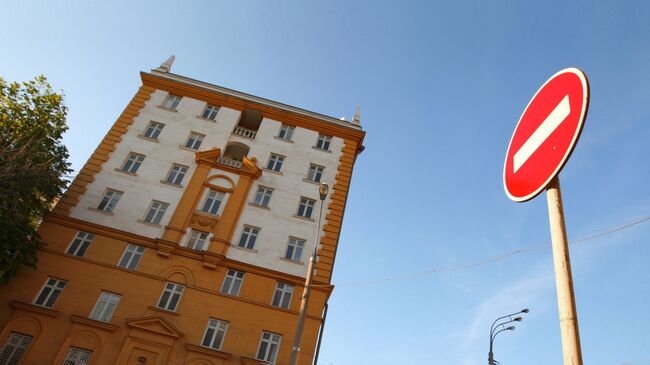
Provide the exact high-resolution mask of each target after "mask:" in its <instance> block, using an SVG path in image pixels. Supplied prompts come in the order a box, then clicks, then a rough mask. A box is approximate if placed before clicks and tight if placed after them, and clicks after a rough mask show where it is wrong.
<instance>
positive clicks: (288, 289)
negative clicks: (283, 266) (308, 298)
mask: <svg viewBox="0 0 650 365" xmlns="http://www.w3.org/2000/svg"><path fill="white" fill-rule="evenodd" d="M291 294H293V285H291V284H285V283H280V282H278V285H277V286H276V287H275V294H273V302H271V304H273V305H274V306H276V307H280V308H284V309H289V304H291Z"/></svg>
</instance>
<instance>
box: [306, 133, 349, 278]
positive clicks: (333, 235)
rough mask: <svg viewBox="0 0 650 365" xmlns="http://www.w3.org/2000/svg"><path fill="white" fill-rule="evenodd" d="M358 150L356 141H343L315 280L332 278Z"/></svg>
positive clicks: (319, 251) (321, 241)
mask: <svg viewBox="0 0 650 365" xmlns="http://www.w3.org/2000/svg"><path fill="white" fill-rule="evenodd" d="M358 150H359V145H358V144H357V143H356V142H354V141H350V140H345V141H344V142H343V149H342V150H341V156H340V157H339V165H338V167H337V173H336V177H335V181H334V185H333V186H332V194H331V196H330V203H329V204H328V206H327V213H326V216H325V220H326V223H325V225H324V226H323V235H322V236H321V238H320V242H319V244H320V247H321V248H320V249H319V250H318V256H319V258H323V260H318V262H317V263H316V274H315V275H314V281H316V282H320V283H329V282H330V281H331V280H332V270H333V269H334V260H335V258H336V250H337V248H338V243H339V236H340V232H341V225H342V224H343V216H344V213H345V206H346V203H347V196H348V191H349V189H350V180H351V179H352V168H353V167H354V162H355V160H356V157H357V151H358Z"/></svg>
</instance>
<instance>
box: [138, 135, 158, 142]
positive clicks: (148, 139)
mask: <svg viewBox="0 0 650 365" xmlns="http://www.w3.org/2000/svg"><path fill="white" fill-rule="evenodd" d="M138 138H142V139H146V140H147V141H151V142H156V143H158V142H160V141H159V140H158V138H149V137H147V136H145V135H144V134H138Z"/></svg>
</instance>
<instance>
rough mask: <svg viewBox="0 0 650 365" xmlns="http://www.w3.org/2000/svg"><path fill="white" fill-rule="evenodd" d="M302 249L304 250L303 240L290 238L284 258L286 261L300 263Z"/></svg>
mask: <svg viewBox="0 0 650 365" xmlns="http://www.w3.org/2000/svg"><path fill="white" fill-rule="evenodd" d="M303 248H305V240H302V239H300V238H295V237H290V238H289V244H288V245H287V252H286V253H285V254H284V258H285V259H287V260H294V261H300V259H301V258H302V249H303Z"/></svg>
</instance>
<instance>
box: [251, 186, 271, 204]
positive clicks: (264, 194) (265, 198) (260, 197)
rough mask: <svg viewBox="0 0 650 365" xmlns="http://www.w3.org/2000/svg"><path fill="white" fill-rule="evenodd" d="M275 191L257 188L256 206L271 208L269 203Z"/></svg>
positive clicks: (262, 187)
mask: <svg viewBox="0 0 650 365" xmlns="http://www.w3.org/2000/svg"><path fill="white" fill-rule="evenodd" d="M272 193H273V189H271V188H267V187H264V186H260V187H258V188H257V194H255V204H257V205H261V206H263V207H268V206H269V201H270V200H271V194H272Z"/></svg>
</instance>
